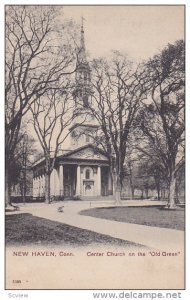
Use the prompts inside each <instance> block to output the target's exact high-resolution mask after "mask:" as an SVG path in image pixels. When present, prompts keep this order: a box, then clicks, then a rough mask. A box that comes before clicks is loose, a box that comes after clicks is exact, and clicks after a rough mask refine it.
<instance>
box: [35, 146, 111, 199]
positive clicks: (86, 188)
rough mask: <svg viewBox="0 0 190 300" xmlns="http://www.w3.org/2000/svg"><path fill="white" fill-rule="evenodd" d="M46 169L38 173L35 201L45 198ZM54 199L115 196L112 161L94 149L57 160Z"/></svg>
mask: <svg viewBox="0 0 190 300" xmlns="http://www.w3.org/2000/svg"><path fill="white" fill-rule="evenodd" d="M44 183H45V175H44V169H43V168H42V166H40V165H39V166H36V167H35V169H34V197H43V196H44V194H45V184H44ZM50 193H51V196H55V197H61V198H64V199H69V198H73V197H76V196H78V197H80V196H87V197H93V196H107V195H111V194H112V193H113V190H112V180H111V175H110V170H109V163H108V158H107V157H106V156H105V154H103V152H102V151H101V150H99V149H98V150H97V148H95V147H93V146H92V145H88V146H84V147H81V148H80V149H76V150H72V151H69V152H67V153H66V154H63V155H61V156H58V157H57V160H56V163H55V168H54V169H53V171H52V174H51V177H50Z"/></svg>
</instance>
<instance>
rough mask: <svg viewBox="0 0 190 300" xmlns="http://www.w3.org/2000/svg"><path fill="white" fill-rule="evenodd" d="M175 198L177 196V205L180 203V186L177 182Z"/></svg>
mask: <svg viewBox="0 0 190 300" xmlns="http://www.w3.org/2000/svg"><path fill="white" fill-rule="evenodd" d="M175 196H176V200H175V203H178V204H179V203H180V201H179V184H178V182H177V180H176V184H175Z"/></svg>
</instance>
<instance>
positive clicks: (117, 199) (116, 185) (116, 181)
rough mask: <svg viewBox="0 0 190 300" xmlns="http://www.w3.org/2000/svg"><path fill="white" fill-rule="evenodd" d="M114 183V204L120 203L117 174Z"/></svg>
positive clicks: (119, 186)
mask: <svg viewBox="0 0 190 300" xmlns="http://www.w3.org/2000/svg"><path fill="white" fill-rule="evenodd" d="M115 177H116V178H115V180H114V185H115V204H116V205H121V185H120V179H119V176H115Z"/></svg>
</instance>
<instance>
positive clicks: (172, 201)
mask: <svg viewBox="0 0 190 300" xmlns="http://www.w3.org/2000/svg"><path fill="white" fill-rule="evenodd" d="M175 185H176V177H175V172H172V174H171V177H170V181H169V195H168V208H173V207H175Z"/></svg>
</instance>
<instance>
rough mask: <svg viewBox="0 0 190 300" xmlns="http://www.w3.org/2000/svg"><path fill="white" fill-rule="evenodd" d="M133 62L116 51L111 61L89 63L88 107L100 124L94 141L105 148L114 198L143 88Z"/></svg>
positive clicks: (119, 186) (117, 192) (121, 182)
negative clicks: (91, 91)
mask: <svg viewBox="0 0 190 300" xmlns="http://www.w3.org/2000/svg"><path fill="white" fill-rule="evenodd" d="M138 72H140V70H138V69H137V70H135V71H134V70H133V66H132V63H131V62H130V61H129V60H128V59H127V58H126V57H124V56H122V55H121V54H120V53H118V52H115V53H114V55H113V58H112V61H111V62H108V61H106V60H94V61H93V64H92V84H93V87H94V94H93V99H94V101H93V104H92V105H91V106H90V107H89V108H90V110H91V113H92V115H93V116H94V117H95V119H96V120H97V122H98V124H99V127H100V135H99V136H98V139H97V141H96V142H97V143H98V144H99V145H101V146H102V147H103V149H104V150H105V151H106V153H107V155H108V157H109V160H110V166H111V174H112V179H113V182H114V185H115V191H116V202H117V203H119V202H120V192H121V189H122V184H123V178H124V162H125V156H126V149H127V142H128V140H129V136H130V130H131V128H132V126H133V122H134V119H135V117H136V114H137V111H138V109H139V107H140V101H141V99H142V98H143V96H144V93H145V90H144V88H143V86H142V85H141V82H140V81H139V77H138Z"/></svg>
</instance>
